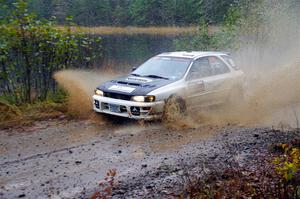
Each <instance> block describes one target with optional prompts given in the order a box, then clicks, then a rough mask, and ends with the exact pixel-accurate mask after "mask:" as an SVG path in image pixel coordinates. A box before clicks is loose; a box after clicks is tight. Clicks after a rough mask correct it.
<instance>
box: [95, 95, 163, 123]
mask: <svg viewBox="0 0 300 199" xmlns="http://www.w3.org/2000/svg"><path fill="white" fill-rule="evenodd" d="M93 101H94V103H93V109H94V111H96V112H99V113H106V114H110V115H116V116H120V117H127V118H132V119H137V120H139V119H144V120H155V119H159V118H161V116H162V112H163V109H164V104H165V102H164V101H158V102H133V101H127V100H120V99H114V98H109V97H103V96H98V95H94V96H93ZM116 105H117V107H118V111H115V110H112V108H111V106H116Z"/></svg>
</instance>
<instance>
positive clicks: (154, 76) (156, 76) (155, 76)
mask: <svg viewBox="0 0 300 199" xmlns="http://www.w3.org/2000/svg"><path fill="white" fill-rule="evenodd" d="M143 77H152V78H159V79H169V78H167V77H162V76H159V75H144V76H143Z"/></svg>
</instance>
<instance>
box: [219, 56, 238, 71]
mask: <svg viewBox="0 0 300 199" xmlns="http://www.w3.org/2000/svg"><path fill="white" fill-rule="evenodd" d="M221 57H222V58H223V59H224V60H225V62H226V63H227V64H229V65H230V66H231V67H232V68H233V69H235V70H239V69H240V68H239V67H238V66H237V65H236V64H235V63H234V61H233V59H232V58H231V57H230V56H228V55H222V56H221Z"/></svg>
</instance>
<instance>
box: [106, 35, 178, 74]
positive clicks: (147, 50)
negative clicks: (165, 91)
mask: <svg viewBox="0 0 300 199" xmlns="http://www.w3.org/2000/svg"><path fill="white" fill-rule="evenodd" d="M179 37H182V36H172V35H170V36H161V35H145V34H134V35H106V36H102V47H103V51H104V52H103V58H102V60H101V62H102V65H103V64H107V63H111V64H112V65H115V66H116V69H118V70H124V69H125V70H126V69H127V70H128V66H131V67H132V66H138V65H139V64H141V63H142V62H144V61H145V60H146V59H148V58H150V57H152V56H154V55H157V54H159V53H162V52H168V51H174V50H175V46H174V42H173V41H174V39H176V38H179Z"/></svg>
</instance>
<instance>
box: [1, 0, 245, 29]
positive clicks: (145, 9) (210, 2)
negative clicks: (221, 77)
mask: <svg viewBox="0 0 300 199" xmlns="http://www.w3.org/2000/svg"><path fill="white" fill-rule="evenodd" d="M4 1H5V2H6V4H7V5H9V6H12V5H11V2H13V1H12V0H4ZM27 2H28V5H29V10H30V11H33V12H35V13H37V16H38V18H46V19H50V17H51V16H55V17H56V18H57V20H58V22H59V23H61V24H66V23H67V22H66V21H65V18H66V17H67V16H74V22H75V23H76V24H78V25H84V26H98V25H108V26H111V25H114V26H136V25H139V26H150V25H177V26H185V25H191V24H198V23H199V19H200V18H204V19H205V20H206V21H208V22H209V23H210V24H218V23H220V22H222V21H223V18H224V15H225V14H226V12H227V9H228V8H229V7H230V6H231V5H235V4H237V3H238V2H239V1H237V0H27Z"/></svg>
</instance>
